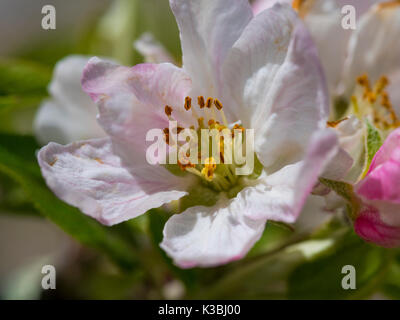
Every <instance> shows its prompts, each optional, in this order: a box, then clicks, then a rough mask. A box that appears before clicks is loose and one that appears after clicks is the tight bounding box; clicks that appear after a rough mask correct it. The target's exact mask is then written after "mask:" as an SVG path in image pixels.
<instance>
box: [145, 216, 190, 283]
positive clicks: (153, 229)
mask: <svg viewBox="0 0 400 320" xmlns="http://www.w3.org/2000/svg"><path fill="white" fill-rule="evenodd" d="M147 214H148V215H149V219H150V225H149V227H150V235H151V239H152V242H153V245H154V247H155V248H156V250H157V251H158V252H159V254H160V255H161V256H162V258H163V260H164V262H165V264H166V265H167V266H168V268H169V270H170V271H171V272H172V273H173V274H174V275H175V276H176V277H178V279H180V280H181V281H182V282H183V283H185V285H186V286H187V287H188V288H189V289H193V287H194V286H196V282H197V271H196V270H195V269H191V270H184V269H180V268H178V267H177V266H175V265H174V264H173V262H172V260H171V258H169V257H168V256H167V254H166V253H165V252H164V251H163V250H162V249H161V248H160V243H161V241H162V239H163V229H164V225H165V223H166V222H167V220H168V214H167V212H165V211H164V210H162V209H152V210H150V211H149V212H148V213H147Z"/></svg>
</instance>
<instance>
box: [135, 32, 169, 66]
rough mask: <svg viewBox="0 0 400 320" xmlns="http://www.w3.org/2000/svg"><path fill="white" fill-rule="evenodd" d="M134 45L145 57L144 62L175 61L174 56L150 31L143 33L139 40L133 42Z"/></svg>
mask: <svg viewBox="0 0 400 320" xmlns="http://www.w3.org/2000/svg"><path fill="white" fill-rule="evenodd" d="M133 47H134V48H135V49H136V50H137V51H138V52H139V53H140V54H141V55H142V56H143V57H144V62H148V63H162V62H171V63H174V64H176V63H175V61H174V58H172V56H171V55H170V53H169V52H168V51H167V49H165V47H164V46H163V45H162V44H161V43H160V42H159V41H157V40H156V39H155V38H154V36H153V35H152V34H151V33H150V32H146V33H143V34H142V35H141V36H140V38H139V39H138V40H136V41H135V42H134V43H133Z"/></svg>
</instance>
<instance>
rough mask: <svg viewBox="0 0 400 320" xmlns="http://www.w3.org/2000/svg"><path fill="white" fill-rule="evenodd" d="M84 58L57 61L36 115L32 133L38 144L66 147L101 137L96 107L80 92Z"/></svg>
mask: <svg viewBox="0 0 400 320" xmlns="http://www.w3.org/2000/svg"><path fill="white" fill-rule="evenodd" d="M88 59H89V58H88V57H85V56H79V55H72V56H68V57H66V58H64V59H63V60H61V61H59V62H58V63H57V65H56V66H55V68H54V73H53V79H52V80H51V83H50V85H49V93H50V98H49V99H47V100H45V101H44V102H43V103H42V104H41V106H40V108H39V111H38V113H37V115H36V118H35V122H34V129H35V134H36V137H37V139H38V140H39V142H40V143H42V144H46V143H48V142H50V141H54V142H58V143H63V144H65V143H70V142H73V141H77V140H83V139H89V138H97V137H102V136H104V135H105V133H104V131H103V130H102V129H101V127H100V126H99V124H98V123H97V120H96V115H97V106H96V104H95V103H94V102H93V101H92V100H91V99H90V98H89V97H88V96H87V94H86V93H85V92H83V90H82V86H81V77H82V71H83V68H84V67H85V65H86V63H87V62H88Z"/></svg>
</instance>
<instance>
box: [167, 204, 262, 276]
mask: <svg viewBox="0 0 400 320" xmlns="http://www.w3.org/2000/svg"><path fill="white" fill-rule="evenodd" d="M249 203H252V204H253V205H256V202H253V200H252V198H251V196H250V197H249V198H248V199H247V202H244V201H242V199H239V198H235V199H232V200H230V201H228V200H221V201H220V202H219V203H217V205H216V206H214V207H192V208H189V209H187V210H186V211H185V212H183V213H181V214H178V215H174V216H172V217H171V218H170V219H169V220H168V222H167V223H166V225H165V227H164V239H163V241H162V243H161V247H162V248H163V249H164V250H165V251H166V252H167V254H168V255H169V256H170V257H171V258H173V260H174V263H175V264H177V265H178V266H180V267H182V268H192V267H195V266H199V267H212V266H216V265H220V264H224V263H228V262H230V261H234V260H238V259H241V258H242V257H244V256H245V255H246V254H247V252H248V251H249V250H250V248H251V247H252V246H253V245H254V244H255V243H256V242H257V240H258V239H259V238H260V236H261V234H262V232H263V230H264V227H265V220H264V221H261V220H258V221H254V220H251V219H249V218H246V217H245V215H244V212H245V211H246V210H248V209H249V208H247V204H249Z"/></svg>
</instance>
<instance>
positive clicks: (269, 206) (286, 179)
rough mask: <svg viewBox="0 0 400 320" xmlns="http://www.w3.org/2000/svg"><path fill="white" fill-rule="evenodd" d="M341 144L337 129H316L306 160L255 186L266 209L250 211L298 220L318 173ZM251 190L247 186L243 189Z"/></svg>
mask: <svg viewBox="0 0 400 320" xmlns="http://www.w3.org/2000/svg"><path fill="white" fill-rule="evenodd" d="M338 148H339V147H338V141H337V137H336V134H335V133H334V132H333V131H331V130H321V131H318V132H316V133H315V134H314V135H313V136H312V138H311V143H310V146H309V148H308V150H307V154H306V156H305V158H304V160H302V161H300V162H297V163H295V164H291V165H287V166H285V167H283V168H282V169H280V170H278V171H276V172H275V173H273V174H271V175H267V176H266V177H264V178H262V182H261V183H259V184H258V185H257V186H256V187H255V190H256V191H257V192H258V203H259V206H260V207H262V208H264V210H262V211H261V210H249V211H248V212H246V215H248V216H249V217H250V218H252V219H268V220H275V221H282V222H286V223H293V222H295V221H296V219H297V218H298V216H299V214H300V212H301V210H302V208H303V206H304V203H305V201H306V200H307V197H308V196H309V194H310V193H311V191H312V189H313V188H314V186H315V185H316V184H317V183H318V177H319V176H320V175H321V174H322V173H323V172H324V170H325V169H326V168H327V166H328V164H329V163H330V162H331V161H332V159H334V157H335V156H336V155H337V153H338ZM249 191H250V189H249V188H247V189H244V190H243V191H242V192H241V193H243V192H249ZM241 193H239V195H238V197H239V196H240V195H241Z"/></svg>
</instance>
